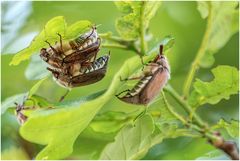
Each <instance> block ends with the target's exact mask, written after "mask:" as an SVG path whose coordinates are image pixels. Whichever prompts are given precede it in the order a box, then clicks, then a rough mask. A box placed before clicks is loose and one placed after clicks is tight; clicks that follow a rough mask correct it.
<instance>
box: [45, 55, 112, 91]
mask: <svg viewBox="0 0 240 161" xmlns="http://www.w3.org/2000/svg"><path fill="white" fill-rule="evenodd" d="M109 58H110V55H105V56H102V57H100V58H98V59H97V60H95V61H94V62H91V63H90V64H89V65H87V66H84V67H80V66H76V67H75V69H74V70H75V72H74V74H73V75H74V76H70V75H68V74H65V73H62V72H59V71H57V70H54V69H51V68H48V70H50V71H51V72H52V74H53V77H54V79H55V80H56V81H57V83H58V84H59V85H61V86H63V87H65V88H73V87H79V86H85V85H89V84H93V83H96V82H98V81H100V80H101V79H102V78H103V77H104V76H105V73H106V71H107V64H108V60H109Z"/></svg>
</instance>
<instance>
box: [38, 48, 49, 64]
mask: <svg viewBox="0 0 240 161" xmlns="http://www.w3.org/2000/svg"><path fill="white" fill-rule="evenodd" d="M40 57H41V58H42V60H44V61H45V62H48V60H49V57H50V54H49V53H48V52H47V49H46V48H42V49H41V50H40Z"/></svg>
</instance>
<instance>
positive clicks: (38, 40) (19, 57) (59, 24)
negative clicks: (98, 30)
mask: <svg viewBox="0 0 240 161" xmlns="http://www.w3.org/2000/svg"><path fill="white" fill-rule="evenodd" d="M77 25H81V26H77ZM90 25H91V23H90V22H89V21H86V20H84V21H78V22H76V23H75V24H73V25H71V26H69V27H67V24H66V22H65V19H64V17H63V16H57V17H54V18H52V19H51V20H49V21H48V22H47V23H46V25H45V26H44V29H43V30H42V31H41V32H40V33H39V34H38V35H37V36H36V37H35V38H34V40H33V41H32V42H31V44H30V45H29V46H28V47H27V48H25V49H23V50H21V51H19V52H18V53H17V54H16V55H15V56H14V57H13V59H12V61H11V62H10V65H18V64H19V63H20V62H21V61H24V60H27V59H29V58H30V57H31V55H32V54H34V53H36V52H39V51H40V49H41V48H44V47H45V48H46V47H48V44H47V43H46V42H45V41H46V40H47V41H48V42H49V43H51V44H53V43H55V42H56V41H59V36H58V35H57V33H59V34H61V35H62V36H63V38H64V39H65V36H66V38H67V39H72V38H74V37H75V36H77V35H79V34H80V33H83V32H84V31H86V30H87V29H89V27H90Z"/></svg>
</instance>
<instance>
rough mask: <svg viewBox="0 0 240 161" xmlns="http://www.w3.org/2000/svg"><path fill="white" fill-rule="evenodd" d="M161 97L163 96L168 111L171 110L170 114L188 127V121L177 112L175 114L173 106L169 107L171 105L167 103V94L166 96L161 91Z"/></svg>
mask: <svg viewBox="0 0 240 161" xmlns="http://www.w3.org/2000/svg"><path fill="white" fill-rule="evenodd" d="M161 95H162V97H163V102H164V104H165V105H166V107H167V109H168V110H169V112H170V113H171V114H173V115H174V116H175V117H176V118H178V119H179V120H180V121H182V123H183V124H184V125H187V121H186V120H185V119H184V118H183V117H182V116H181V115H179V114H178V113H177V112H175V110H174V109H173V108H172V106H171V105H169V103H168V101H167V99H166V96H165V94H164V92H163V91H161Z"/></svg>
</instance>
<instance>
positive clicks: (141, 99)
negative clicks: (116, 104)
mask: <svg viewBox="0 0 240 161" xmlns="http://www.w3.org/2000/svg"><path fill="white" fill-rule="evenodd" d="M169 78H170V67H169V64H168V61H167V58H166V57H165V56H164V55H163V45H160V49H159V55H157V57H156V58H155V59H154V60H153V61H152V62H149V64H147V66H146V68H145V69H144V72H143V75H142V76H141V77H136V78H130V79H127V80H134V79H141V80H140V81H139V82H138V83H137V84H136V85H135V86H134V88H133V89H131V90H125V91H123V92H121V93H119V94H118V95H116V96H117V97H118V98H119V99H120V100H122V101H124V102H127V103H131V104H138V105H147V104H149V103H150V102H151V101H152V100H153V99H154V98H155V97H156V96H157V95H158V93H159V92H160V90H161V89H162V88H163V87H164V85H165V84H166V83H167V81H168V79H169ZM124 92H127V93H126V94H125V95H124V96H123V97H119V95H120V94H122V93H124Z"/></svg>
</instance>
